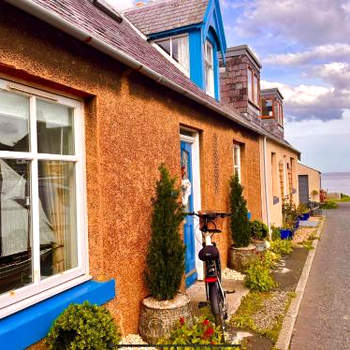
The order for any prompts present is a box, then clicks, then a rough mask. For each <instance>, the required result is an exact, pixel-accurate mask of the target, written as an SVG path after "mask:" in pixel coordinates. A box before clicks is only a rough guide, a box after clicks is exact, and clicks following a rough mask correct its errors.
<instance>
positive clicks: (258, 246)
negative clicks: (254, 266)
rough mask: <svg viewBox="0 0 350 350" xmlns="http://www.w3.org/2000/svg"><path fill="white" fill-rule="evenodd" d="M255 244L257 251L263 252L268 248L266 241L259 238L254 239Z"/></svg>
mask: <svg viewBox="0 0 350 350" xmlns="http://www.w3.org/2000/svg"><path fill="white" fill-rule="evenodd" d="M253 244H254V245H255V251H257V252H263V251H264V250H266V249H267V246H266V241H259V240H257V239H255V240H253Z"/></svg>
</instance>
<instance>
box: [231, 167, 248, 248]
mask: <svg viewBox="0 0 350 350" xmlns="http://www.w3.org/2000/svg"><path fill="white" fill-rule="evenodd" d="M230 188H231V190H230V209H231V213H232V214H231V223H230V228H231V235H232V240H233V242H234V246H235V247H237V248H241V247H247V246H248V245H249V243H250V228H249V220H248V210H247V202H246V200H245V199H244V197H243V187H242V185H241V184H240V183H239V178H238V175H237V173H236V174H235V175H234V176H232V177H231V181H230Z"/></svg>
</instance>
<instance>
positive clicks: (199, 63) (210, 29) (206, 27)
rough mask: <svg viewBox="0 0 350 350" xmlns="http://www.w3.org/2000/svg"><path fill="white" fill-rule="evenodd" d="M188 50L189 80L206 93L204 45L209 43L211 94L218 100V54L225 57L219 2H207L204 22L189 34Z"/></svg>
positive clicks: (214, 0) (212, 0)
mask: <svg viewBox="0 0 350 350" xmlns="http://www.w3.org/2000/svg"><path fill="white" fill-rule="evenodd" d="M189 39H190V44H189V49H190V78H191V80H192V81H193V82H194V83H196V84H197V85H198V86H199V87H200V88H201V89H203V90H204V91H207V92H208V82H207V79H208V76H207V75H208V74H209V71H208V64H206V63H208V62H206V61H207V60H206V58H208V57H207V56H206V43H207V42H209V43H210V44H211V46H212V48H213V50H212V53H213V80H214V81H213V84H214V86H213V89H214V90H213V93H210V92H209V94H210V95H212V96H213V97H215V98H216V99H217V100H220V81H219V60H218V52H219V51H220V52H221V54H222V57H225V52H226V37H225V31H224V25H223V22H222V16H221V9H220V3H219V0H209V2H208V7H207V9H206V12H205V15H204V20H203V22H202V23H201V24H200V26H199V28H198V29H193V30H192V31H190V32H189Z"/></svg>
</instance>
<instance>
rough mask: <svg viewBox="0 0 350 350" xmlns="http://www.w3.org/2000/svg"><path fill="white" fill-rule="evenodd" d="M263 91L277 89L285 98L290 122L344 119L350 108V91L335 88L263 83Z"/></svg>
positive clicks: (285, 107) (286, 111) (285, 108)
mask: <svg viewBox="0 0 350 350" xmlns="http://www.w3.org/2000/svg"><path fill="white" fill-rule="evenodd" d="M261 86H262V88H263V89H266V88H273V87H277V88H278V89H279V90H280V91H281V93H282V95H283V96H284V102H285V103H284V110H285V114H286V116H287V119H288V120H292V121H301V120H307V119H309V120H312V119H314V120H321V121H329V120H334V119H342V117H343V112H344V109H348V108H350V91H349V90H347V89H338V88H336V87H334V86H329V87H327V86H318V85H305V84H300V85H296V86H293V85H288V84H283V83H279V82H269V81H262V82H261Z"/></svg>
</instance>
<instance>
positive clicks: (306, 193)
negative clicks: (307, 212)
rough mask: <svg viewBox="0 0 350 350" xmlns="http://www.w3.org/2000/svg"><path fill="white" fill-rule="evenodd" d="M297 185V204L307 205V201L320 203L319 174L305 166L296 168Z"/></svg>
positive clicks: (300, 165)
mask: <svg viewBox="0 0 350 350" xmlns="http://www.w3.org/2000/svg"><path fill="white" fill-rule="evenodd" d="M297 174H298V184H299V202H300V203H303V204H306V205H307V204H308V203H309V201H313V202H320V194H321V172H320V171H319V170H317V169H314V168H311V167H309V166H307V165H305V164H302V163H300V162H299V163H298V166H297Z"/></svg>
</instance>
